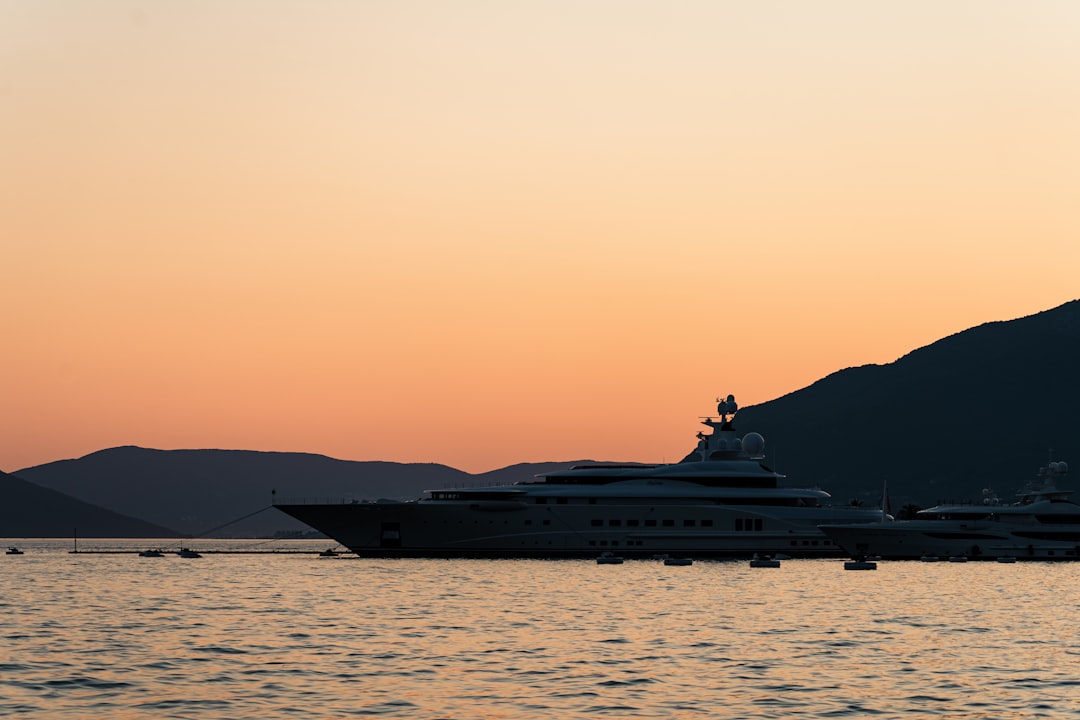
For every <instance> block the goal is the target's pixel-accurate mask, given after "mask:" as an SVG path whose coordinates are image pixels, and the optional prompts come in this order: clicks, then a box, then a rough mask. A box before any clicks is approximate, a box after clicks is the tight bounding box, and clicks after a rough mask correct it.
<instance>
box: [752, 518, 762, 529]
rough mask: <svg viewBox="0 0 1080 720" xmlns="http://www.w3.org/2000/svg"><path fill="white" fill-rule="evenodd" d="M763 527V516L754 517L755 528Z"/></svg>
mask: <svg viewBox="0 0 1080 720" xmlns="http://www.w3.org/2000/svg"><path fill="white" fill-rule="evenodd" d="M761 527H762V520H761V518H755V519H754V529H755V530H760V529H761Z"/></svg>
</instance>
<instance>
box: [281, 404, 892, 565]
mask: <svg viewBox="0 0 1080 720" xmlns="http://www.w3.org/2000/svg"><path fill="white" fill-rule="evenodd" d="M737 409H738V406H737V405H736V403H735V398H734V396H731V395H729V396H728V397H727V398H726V399H724V400H722V401H720V402H719V403H718V405H717V413H718V415H719V418H718V419H713V418H712V417H708V418H704V419H703V420H702V424H703V425H705V426H707V427H708V428H710V429H711V432H710V433H705V432H699V433H698V443H697V447H696V448H695V449H694V451H693V452H691V453H690V454H689V455H688V456H687V457H686V458H684V459H683V460H682V461H681V462H678V463H673V464H663V465H645V464H613V463H596V464H587V465H577V466H574V467H572V468H570V469H568V470H561V471H557V472H550V473H547V474H546V475H543V476H540V477H539V478H538V479H537V480H535V481H529V482H522V483H518V484H514V485H504V486H495V487H472V488H464V489H461V488H455V489H444V490H430V491H428V492H427V493H425V495H424V496H423V497H421V498H419V499H417V500H412V501H407V502H388V501H378V502H352V503H342V504H296V503H277V502H275V507H276V508H277V509H279V510H281V511H282V512H285V513H287V514H289V515H291V516H293V517H295V518H297V519H299V520H301V521H302V522H304V523H306V524H308V525H310V526H311V527H313V528H315V529H316V530H319V531H320V532H322V533H324V534H325V535H327V536H328V537H330V538H333V539H334V540H336V541H337V542H339V543H341V544H342V545H344V546H345V547H347V548H349V550H351V551H352V552H354V553H357V554H358V555H362V556H367V557H438V556H457V557H596V555H597V554H598V553H602V552H617V553H618V554H619V555H620V556H624V557H653V556H654V555H657V554H662V553H666V554H669V555H679V556H687V557H689V556H697V557H702V556H710V557H734V556H751V555H753V554H754V553H768V554H775V553H785V554H787V555H789V556H816V557H820V556H840V555H842V554H843V551H842V550H841V549H840V548H838V547H837V546H836V545H835V544H834V543H833V542H832V541H831V540H830V539H829V538H827V537H826V536H825V535H824V533H822V532H821V530H819V529H818V526H819V525H824V524H835V523H862V522H868V521H870V520H872V519H874V518H876V517H878V515H879V514H880V511H878V510H876V509H872V508H860V507H854V506H852V505H833V504H831V497H830V495H829V494H828V493H827V492H825V491H824V490H820V489H817V488H793V487H785V486H782V481H783V479H784V476H783V475H780V474H779V473H777V472H775V471H773V470H772V469H770V468H769V467H768V466H766V465H765V464H764V462H763V459H764V449H765V441H764V439H763V438H762V436H761V435H759V434H758V433H748V434H746V435H744V436H743V437H739V436H738V435H737V434H736V431H735V427H734V416H735V413H736V411H737Z"/></svg>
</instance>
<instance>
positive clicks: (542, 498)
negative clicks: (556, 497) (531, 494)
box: [536, 497, 547, 505]
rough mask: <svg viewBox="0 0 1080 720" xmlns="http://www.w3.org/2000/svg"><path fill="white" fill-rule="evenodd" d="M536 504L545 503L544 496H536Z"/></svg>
mask: <svg viewBox="0 0 1080 720" xmlns="http://www.w3.org/2000/svg"><path fill="white" fill-rule="evenodd" d="M536 504H537V505H547V498H546V497H538V498H536Z"/></svg>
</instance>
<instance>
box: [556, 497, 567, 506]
mask: <svg viewBox="0 0 1080 720" xmlns="http://www.w3.org/2000/svg"><path fill="white" fill-rule="evenodd" d="M555 502H557V503H558V504H559V505H565V504H566V503H567V499H566V498H556V499H555Z"/></svg>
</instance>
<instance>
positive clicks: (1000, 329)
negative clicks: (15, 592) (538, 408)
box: [6, 301, 1080, 536]
mask: <svg viewBox="0 0 1080 720" xmlns="http://www.w3.org/2000/svg"><path fill="white" fill-rule="evenodd" d="M1078 368H1080V301H1072V302H1069V303H1066V304H1064V305H1062V306H1060V307H1057V308H1054V309H1052V310H1047V311H1045V312H1041V313H1038V314H1036V315H1031V316H1028V317H1024V318H1019V319H1016V320H1009V321H1002V322H992V323H986V324H984V325H980V326H978V327H974V328H971V329H969V330H965V331H963V332H960V333H957V334H955V335H951V336H949V337H946V338H943V339H942V340H939V341H937V342H935V343H933V344H931V345H928V346H926V347H923V348H919V349H917V350H914V351H913V352H911V353H908V354H907V355H905V356H903V357H902V358H900V359H899V360H897V361H895V362H892V363H888V364H885V365H864V366H861V367H853V368H848V369H846V370H841V371H839V372H836V373H833V374H832V375H829V376H828V377H826V378H823V379H822V380H819V381H818V382H816V383H814V384H813V385H811V386H809V387H806V388H803V389H801V390H798V391H796V392H793V393H790V394H788V395H785V396H783V397H781V398H778V399H776V400H772V401H769V402H766V403H761V404H759V405H753V406H748V407H745V408H743V409H741V410H739V412H738V416H737V418H736V427H737V428H738V430H739V432H740V433H746V432H751V431H754V432H759V433H761V434H762V435H764V436H765V439H766V445H765V450H766V456H767V457H766V462H767V463H768V464H770V465H772V466H773V467H774V468H775V469H776V470H778V471H780V472H782V473H784V474H786V475H787V476H788V478H789V484H792V485H798V486H814V485H817V486H820V487H822V488H824V489H826V490H828V491H829V492H830V493H832V495H833V497H834V498H836V499H837V501H839V502H847V501H848V500H849V499H855V500H858V501H860V502H863V503H865V504H873V505H876V504H877V503H878V502H879V500H880V498H881V493H882V488H883V487H884V486H886V485H887V487H888V494H889V497H890V500H891V502H892V506H893V509H894V510H898V509H899V508H900V507H901V506H902V505H903V504H905V503H915V504H919V505H923V506H926V505H929V504H932V503H933V502H936V501H937V500H941V499H964V498H967V499H975V498H978V497H979V496H980V494H981V493H982V491H983V489H984V488H991V489H993V490H995V491H996V492H997V493H998V494H999V495H1000V496H1001V497H1002V498H1008V497H1011V495H1012V493H1013V492H1014V491H1015V490H1016V489H1018V488H1019V487H1020V486H1021V485H1023V484H1024V483H1025V482H1027V481H1028V480H1030V479H1032V478H1033V477H1034V476H1035V473H1036V471H1037V470H1038V468H1039V467H1040V466H1041V465H1045V464H1046V463H1047V462H1048V461H1049V460H1050V458H1051V454H1052V456H1053V459H1055V460H1065V461H1070V460H1071V461H1072V462H1075V463H1077V464H1078V465H1077V467H1080V371H1078ZM572 464H574V463H571V462H560V463H539V464H529V463H525V464H521V465H514V466H511V467H507V468H503V469H501V470H496V471H493V472H489V473H484V474H481V475H471V474H469V473H465V472H462V471H460V470H455V469H454V468H450V467H447V466H445V465H436V464H400V463H391V462H352V461H345V460H335V459H333V458H329V457H326V456H323V455H312V454H304V453H272V452H253V451H244V450H151V449H145V448H138V447H120V448H112V449H109V450H102V451H100V452H96V453H93V454H91V455H87V456H86V457H83V458H79V459H77V460H65V461H61V462H55V463H49V464H47V465H39V466H37V467H33V468H27V469H25V470H20V471H18V475H19V476H20V477H21V478H22V479H23V480H28V481H30V482H32V483H36V484H38V485H41V486H43V487H46V488H50V489H52V490H56V491H59V492H63V493H66V494H67V495H70V496H72V497H74V498H79V499H81V500H83V501H86V502H91V503H94V504H96V505H100V506H102V507H108V508H111V509H112V510H114V511H116V512H119V513H123V514H125V515H131V516H137V517H141V518H145V519H146V520H148V521H151V522H153V523H156V524H159V525H164V526H167V527H172V528H176V529H177V530H179V531H181V532H183V533H186V534H192V535H204V534H215V535H219V536H221V535H225V536H227V535H234V536H253V535H265V534H269V533H273V532H275V531H277V530H303V529H305V526H303V525H301V524H299V523H298V522H296V521H295V520H292V519H291V518H288V517H286V516H284V514H283V513H280V512H277V511H275V510H273V509H271V508H270V503H271V492H272V491H276V497H277V499H279V500H282V501H284V500H293V499H300V498H304V499H308V500H349V499H358V500H359V499H377V498H380V497H388V498H398V499H405V498H413V497H416V496H418V495H419V494H420V493H421V492H422V491H424V490H427V489H438V488H444V487H452V486H454V485H465V484H470V485H473V484H479V485H487V484H499V483H504V482H517V481H524V480H530V479H532V478H533V477H534V476H535V475H538V474H542V473H544V472H549V471H551V470H555V469H562V468H565V467H569V466H570V465H572ZM6 505H7V506H8V507H10V504H9V503H8V504H6ZM46 514H52V511H49V513H46ZM247 516H250V517H247ZM242 518H243V519H242ZM69 524H70V523H69ZM69 532H70V530H69V529H68V528H67V527H66V526H65V527H63V528H61V536H63V535H66V534H68V533H69ZM80 532H81V530H80ZM35 534H38V533H35Z"/></svg>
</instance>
